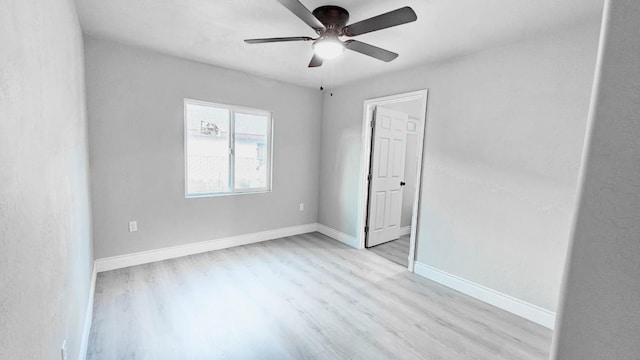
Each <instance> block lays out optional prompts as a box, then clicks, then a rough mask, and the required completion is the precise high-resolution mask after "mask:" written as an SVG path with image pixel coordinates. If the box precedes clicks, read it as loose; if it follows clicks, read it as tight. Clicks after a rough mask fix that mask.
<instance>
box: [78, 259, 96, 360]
mask: <svg viewBox="0 0 640 360" xmlns="http://www.w3.org/2000/svg"><path fill="white" fill-rule="evenodd" d="M97 274H98V273H97V271H96V263H95V261H94V262H93V267H92V269H91V284H90V285H89V301H88V302H87V309H86V310H85V314H84V329H83V332H82V340H81V343H80V353H79V354H78V359H79V360H84V359H86V358H87V350H88V348H89V334H90V333H91V322H92V321H93V298H94V295H95V293H96V277H97Z"/></svg>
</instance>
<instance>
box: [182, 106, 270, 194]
mask: <svg viewBox="0 0 640 360" xmlns="http://www.w3.org/2000/svg"><path fill="white" fill-rule="evenodd" d="M184 106H185V112H184V113H185V153H186V196H187V197H194V196H208V195H221V194H234V193H248V192H263V191H269V190H270V189H271V113H270V112H268V111H264V110H256V109H248V108H240V107H234V106H228V105H220V104H213V103H207V102H202V101H195V100H185V103H184Z"/></svg>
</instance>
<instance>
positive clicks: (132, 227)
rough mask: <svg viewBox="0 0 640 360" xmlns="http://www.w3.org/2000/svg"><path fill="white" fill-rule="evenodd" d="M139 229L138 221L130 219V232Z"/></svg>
mask: <svg viewBox="0 0 640 360" xmlns="http://www.w3.org/2000/svg"><path fill="white" fill-rule="evenodd" d="M134 231H138V222H137V221H129V232H134Z"/></svg>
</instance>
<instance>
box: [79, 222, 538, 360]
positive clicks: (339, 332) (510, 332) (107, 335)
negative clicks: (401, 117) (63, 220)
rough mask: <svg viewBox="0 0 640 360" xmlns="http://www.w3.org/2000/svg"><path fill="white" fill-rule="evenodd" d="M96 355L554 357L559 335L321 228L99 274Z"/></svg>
mask: <svg viewBox="0 0 640 360" xmlns="http://www.w3.org/2000/svg"><path fill="white" fill-rule="evenodd" d="M93 314H94V315H93V324H92V327H91V334H90V340H89V341H90V343H89V351H88V356H87V357H88V359H492V360H496V359H509V360H514V359H527V360H529V359H547V356H548V348H549V346H550V337H551V332H550V331H549V330H547V329H545V328H542V327H540V326H538V325H536V324H533V323H531V322H528V321H526V320H523V319H521V318H518V317H516V316H515V315H512V314H509V313H506V312H504V311H502V310H499V309H496V308H494V307H492V306H490V305H487V304H484V303H482V302H479V301H477V300H474V299H472V298H469V297H467V296H465V295H462V294H460V293H457V292H455V291H453V290H450V289H448V288H445V287H443V286H440V285H438V284H436V283H434V282H431V281H429V280H427V279H424V278H421V277H419V276H417V275H414V274H411V273H409V272H407V271H406V269H405V268H403V267H402V266H400V265H396V264H393V263H391V262H389V261H387V260H385V259H382V258H380V257H378V256H377V255H375V254H373V253H371V252H369V251H366V250H355V249H352V248H349V247H347V246H345V245H343V244H341V243H339V242H337V241H335V240H333V239H331V238H328V237H326V236H324V235H321V234H318V233H310V234H305V235H299V236H293V237H288V238H283V239H278V240H273V241H267V242H263V243H258V244H253V245H247V246H241V247H236V248H231V249H226V250H219V251H213V252H209V253H204V254H199V255H193V256H187V257H183V258H179V259H173V260H166V261H162V262H157V263H152V264H147V265H141V266H135V267H130V268H126V269H120V270H114V271H109V272H105V273H100V274H98V279H97V284H96V294H95V303H94V313H93Z"/></svg>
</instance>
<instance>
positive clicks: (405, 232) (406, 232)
mask: <svg viewBox="0 0 640 360" xmlns="http://www.w3.org/2000/svg"><path fill="white" fill-rule="evenodd" d="M405 235H411V225H409V226H405V227H401V228H400V236H405Z"/></svg>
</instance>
